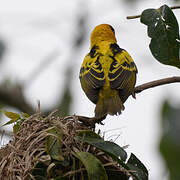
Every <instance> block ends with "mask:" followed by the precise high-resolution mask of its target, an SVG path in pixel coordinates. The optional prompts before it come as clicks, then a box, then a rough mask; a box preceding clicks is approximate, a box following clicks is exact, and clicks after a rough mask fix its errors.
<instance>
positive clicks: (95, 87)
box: [79, 24, 137, 118]
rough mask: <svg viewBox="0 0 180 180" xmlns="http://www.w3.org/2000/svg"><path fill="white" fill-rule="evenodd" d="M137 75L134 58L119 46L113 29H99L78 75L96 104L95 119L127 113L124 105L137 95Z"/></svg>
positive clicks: (96, 29) (88, 95)
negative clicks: (122, 112)
mask: <svg viewBox="0 0 180 180" xmlns="http://www.w3.org/2000/svg"><path fill="white" fill-rule="evenodd" d="M136 73H137V68H136V65H135V63H134V61H133V59H132V58H131V56H130V55H129V53H128V52H127V51H126V50H124V49H121V48H120V47H119V46H118V44H117V40H116V37H115V32H114V29H113V27H112V26H110V25H108V24H101V25H98V26H96V27H95V29H94V30H93V31H92V33H91V47H90V52H89V53H88V54H87V55H86V56H85V58H84V61H83V63H82V65H81V69H80V75H79V78H80V82H81V86H82V89H83V90H84V92H85V94H86V95H87V97H88V98H89V99H90V100H91V101H92V102H93V103H95V104H96V108H95V117H96V118H101V117H104V116H105V115H107V114H110V115H118V114H120V113H121V111H122V110H124V105H123V103H124V102H125V101H126V100H127V98H128V97H129V96H130V95H133V96H134V86H135V83H136Z"/></svg>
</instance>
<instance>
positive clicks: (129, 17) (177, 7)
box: [126, 6, 180, 19]
mask: <svg viewBox="0 0 180 180" xmlns="http://www.w3.org/2000/svg"><path fill="white" fill-rule="evenodd" d="M170 8H171V9H180V6H172V7H170ZM140 17H141V15H135V16H127V17H126V18H127V19H136V18H140Z"/></svg>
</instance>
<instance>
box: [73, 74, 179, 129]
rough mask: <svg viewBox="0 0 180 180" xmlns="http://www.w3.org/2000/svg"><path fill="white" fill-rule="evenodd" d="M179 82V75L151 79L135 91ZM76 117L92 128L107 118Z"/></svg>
mask: <svg viewBox="0 0 180 180" xmlns="http://www.w3.org/2000/svg"><path fill="white" fill-rule="evenodd" d="M177 82H180V77H178V76H174V77H169V78H164V79H159V80H155V81H151V82H148V83H144V84H142V85H139V86H136V87H135V89H134V92H135V93H136V94H137V93H140V92H142V91H144V90H146V89H150V88H153V87H157V86H161V85H165V84H170V83H177ZM76 117H77V119H78V120H79V121H80V122H82V123H83V124H84V125H86V126H90V127H92V128H94V127H95V124H96V123H99V124H102V121H103V120H104V119H105V118H106V116H104V117H102V118H95V117H92V118H90V117H85V116H76Z"/></svg>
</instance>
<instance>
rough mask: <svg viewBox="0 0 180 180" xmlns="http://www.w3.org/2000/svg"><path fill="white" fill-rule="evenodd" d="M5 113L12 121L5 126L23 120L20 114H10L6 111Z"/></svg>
mask: <svg viewBox="0 0 180 180" xmlns="http://www.w3.org/2000/svg"><path fill="white" fill-rule="evenodd" d="M3 112H4V114H5V115H6V116H7V117H8V118H9V119H11V120H10V121H8V122H7V123H5V124H4V125H3V126H5V125H9V124H13V123H15V122H17V120H19V119H21V116H20V115H19V114H18V113H14V112H9V111H5V110H4V111H3Z"/></svg>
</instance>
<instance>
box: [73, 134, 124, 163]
mask: <svg viewBox="0 0 180 180" xmlns="http://www.w3.org/2000/svg"><path fill="white" fill-rule="evenodd" d="M75 139H76V140H79V141H83V142H86V143H88V144H91V145H93V146H95V147H97V148H98V149H101V150H102V151H104V152H105V153H107V154H109V155H111V156H113V157H114V158H115V159H119V158H121V160H122V161H125V160H126V158H127V153H126V151H125V150H124V149H123V148H121V147H120V146H118V145H117V144H115V143H113V142H110V141H104V140H103V139H102V138H101V137H100V136H99V135H98V134H96V133H95V132H93V131H79V132H78V134H77V135H76V137H75Z"/></svg>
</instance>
